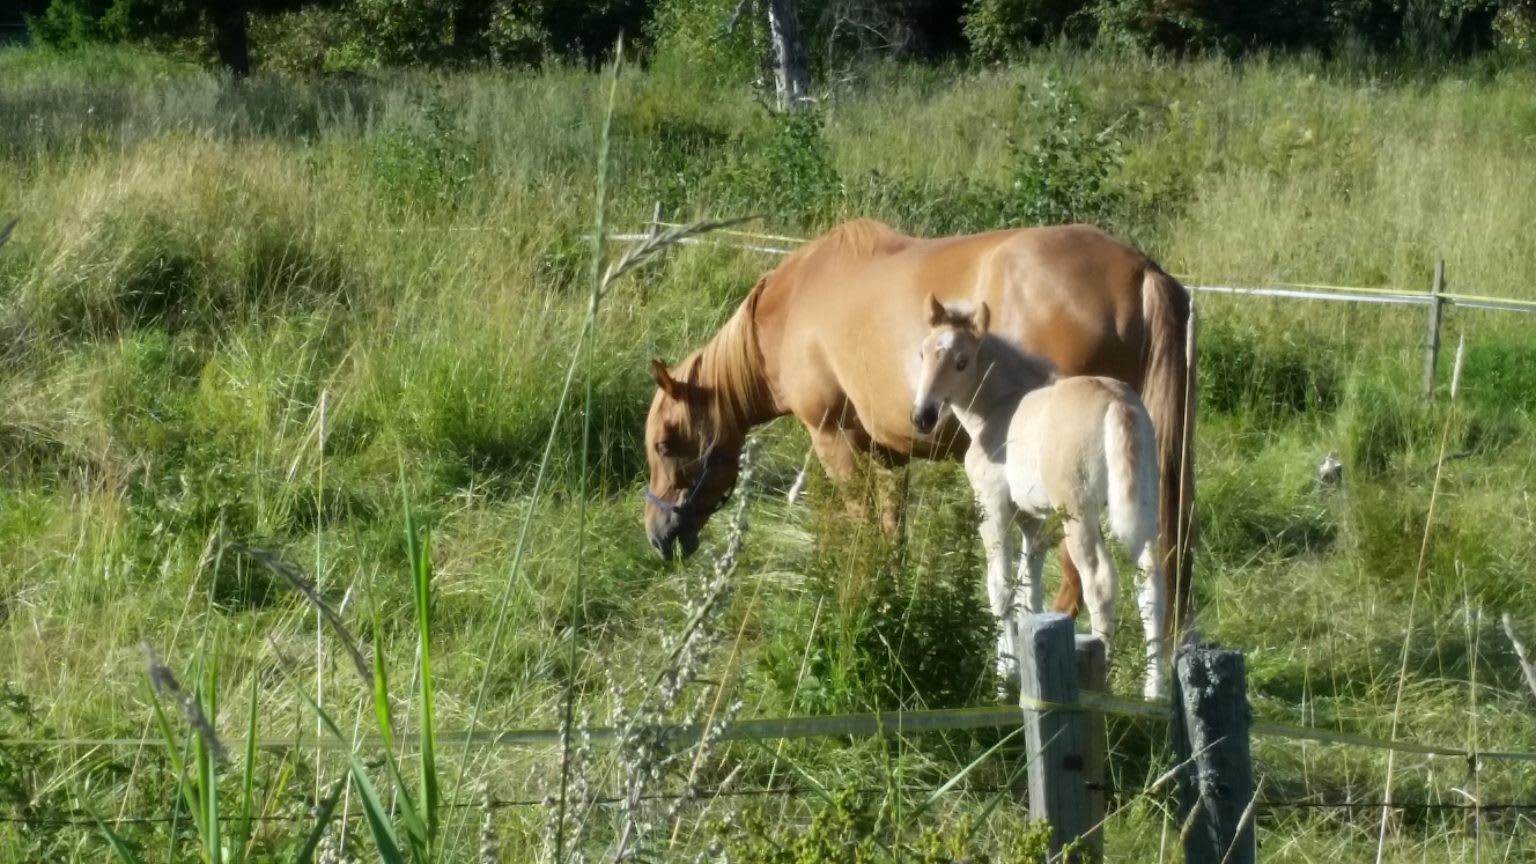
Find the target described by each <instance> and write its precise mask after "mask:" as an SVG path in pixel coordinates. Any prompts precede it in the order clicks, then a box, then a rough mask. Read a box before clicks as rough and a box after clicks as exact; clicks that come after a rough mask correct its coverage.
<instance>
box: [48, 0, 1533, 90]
mask: <svg viewBox="0 0 1536 864" xmlns="http://www.w3.org/2000/svg"><path fill="white" fill-rule="evenodd" d="M786 4H787V5H788V6H791V7H793V9H794V10H795V11H796V12H797V16H796V17H798V20H799V27H798V29H799V31H800V34H801V37H802V39H803V41H804V43H805V45H806V46H808V48H809V53H810V54H811V55H812V56H813V57H815V58H822V57H827V56H834V55H837V56H849V55H852V54H858V53H884V54H889V55H894V56H897V57H903V58H909V59H926V60H937V59H953V58H966V57H969V58H974V59H978V60H983V61H986V60H1002V59H1007V58H1008V57H1009V56H1011V55H1013V54H1015V53H1017V52H1018V51H1020V50H1022V49H1024V48H1026V47H1028V46H1029V45H1032V44H1038V43H1040V42H1043V41H1053V40H1058V39H1064V40H1067V41H1069V42H1071V41H1076V42H1083V43H1086V42H1089V41H1092V40H1095V39H1101V38H1105V37H1108V38H1111V39H1114V40H1118V41H1122V42H1127V43H1131V44H1136V45H1140V46H1142V47H1145V48H1149V49H1158V50H1169V51H1174V52H1205V51H1217V52H1223V53H1228V54H1233V55H1237V54H1241V53H1243V52H1246V51H1251V50H1254V49H1269V50H1291V49H1307V50H1316V51H1322V52H1325V53H1326V52H1329V51H1332V50H1336V49H1337V48H1339V47H1340V46H1341V45H1344V44H1346V43H1347V44H1350V45H1352V46H1356V47H1358V46H1365V47H1367V48H1369V49H1371V50H1375V51H1398V52H1402V53H1408V54H1412V53H1413V52H1416V51H1420V52H1422V51H1431V50H1433V51H1437V52H1439V53H1441V54H1465V53H1469V52H1473V51H1477V50H1481V49H1484V48H1487V47H1490V46H1492V45H1493V44H1494V43H1495V41H1496V38H1497V36H1498V34H1499V33H1501V32H1503V31H1504V30H1508V29H1510V28H1514V30H1516V31H1519V32H1526V31H1528V30H1529V29H1530V28H1531V26H1532V24H1533V22H1536V0H745V2H742V0H22V5H23V8H24V11H27V12H28V13H30V21H31V27H32V30H33V33H34V35H35V36H37V37H38V38H40V39H41V40H42V41H44V42H49V43H53V44H71V43H78V42H83V41H93V40H100V41H124V40H130V41H146V40H147V41H152V42H156V41H158V42H162V43H177V44H181V45H186V44H188V43H200V44H201V45H202V46H203V47H204V49H205V50H206V51H207V52H208V53H209V54H210V55H211V56H212V57H215V58H216V59H217V61H218V63H220V64H221V65H222V66H224V67H226V68H228V69H229V70H231V71H232V72H234V73H235V74H237V75H244V74H246V73H248V72H249V71H250V69H251V66H252V56H253V52H252V48H251V41H252V36H251V32H252V22H253V19H257V18H260V19H264V20H270V19H272V17H273V16H278V15H281V14H283V13H291V12H297V11H300V10H305V11H307V12H315V13H321V14H326V13H328V14H329V15H330V16H331V18H332V19H334V20H335V21H337V22H340V24H338V27H339V28H341V29H342V30H344V35H346V36H347V37H349V38H351V39H353V40H355V41H356V42H357V43H359V44H361V45H364V46H366V48H367V49H368V50H369V51H370V52H371V56H373V58H374V59H375V60H377V61H378V62H381V63H425V64H452V63H484V62H494V63H512V64H526V63H538V62H541V61H543V60H547V59H550V58H555V57H558V58H565V59H579V60H586V61H593V60H597V59H601V58H602V57H603V56H604V55H605V54H606V52H607V51H608V50H610V49H611V46H612V45H613V44H614V41H615V39H616V38H617V37H618V36H619V34H620V33H623V34H625V36H626V38H627V40H628V41H629V42H630V43H631V44H634V43H635V42H636V41H637V40H638V41H640V42H641V43H642V44H643V42H644V38H645V37H646V36H654V35H655V33H654V28H653V27H652V22H653V21H655V20H661V19H659V18H658V16H657V13H658V11H660V10H662V8H663V7H671V8H670V9H669V10H668V11H669V12H670V13H671V14H670V15H668V16H663V17H665V19H666V20H669V21H676V20H679V15H682V16H696V17H699V18H702V19H707V21H706V24H708V25H709V26H714V25H713V22H714V21H718V22H719V23H718V26H719V27H721V28H722V29H723V28H724V27H725V24H726V21H727V19H728V18H729V17H730V16H731V15H732V14H733V13H734V14H744V13H745V14H747V15H748V17H749V18H750V19H752V20H753V21H755V22H756V23H755V25H754V26H759V27H761V28H762V29H763V32H764V33H765V34H766V33H767V32H768V31H769V30H770V29H771V27H772V26H777V25H775V24H773V23H772V22H777V21H781V20H782V9H783V8H784V7H785V6H786ZM774 9H779V10H780V13H774V12H773V10H774ZM743 10H744V12H743ZM1511 22H1513V24H1512V23H1511ZM325 35H327V36H331V35H333V34H331V33H330V32H327V33H326V34H325ZM337 38H340V37H339V36H338V37H337Z"/></svg>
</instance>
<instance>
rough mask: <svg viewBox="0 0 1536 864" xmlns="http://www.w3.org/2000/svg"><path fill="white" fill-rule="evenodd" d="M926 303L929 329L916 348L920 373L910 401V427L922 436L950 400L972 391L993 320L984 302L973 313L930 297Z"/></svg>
mask: <svg viewBox="0 0 1536 864" xmlns="http://www.w3.org/2000/svg"><path fill="white" fill-rule="evenodd" d="M927 302H928V328H929V329H928V335H927V336H925V337H923V344H922V347H921V348H919V349H918V356H919V358H920V368H921V369H922V372H921V373H920V374H919V376H918V380H917V387H916V388H915V389H916V391H917V392H916V396H915V398H914V399H913V400H912V426H913V427H914V428H916V429H917V431H918V432H921V433H922V434H924V435H927V434H928V433H930V432H932V431H933V430H934V427H936V426H938V423H939V414H940V413H941V412H942V411H943V410H944V408H945V407H946V406H948V405H949V404H950V402H951V401H952V400H954V399H955V398H956V397H962V398H965V397H968V396H969V395H970V394H971V393H973V392H975V380H976V354H977V353H978V352H979V351H980V350H981V340H982V337H983V336H985V335H986V334H987V326H988V324H990V323H991V317H992V316H991V312H990V311H989V310H988V309H987V304H986V303H985V302H983V303H978V304H977V306H976V310H975V311H974V312H961V311H956V310H954V309H951V308H948V307H946V306H945V305H944V304H943V303H940V302H939V301H938V299H937V298H935V297H934V296H933V295H932V294H929V295H928V301H927Z"/></svg>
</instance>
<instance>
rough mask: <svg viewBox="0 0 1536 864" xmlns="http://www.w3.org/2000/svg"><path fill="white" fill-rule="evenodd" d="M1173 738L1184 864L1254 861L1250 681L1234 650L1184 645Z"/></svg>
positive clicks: (1177, 663) (1178, 660)
mask: <svg viewBox="0 0 1536 864" xmlns="http://www.w3.org/2000/svg"><path fill="white" fill-rule="evenodd" d="M1174 666H1175V669H1176V672H1177V675H1176V676H1175V679H1174V711H1175V717H1174V723H1173V739H1174V748H1175V750H1174V752H1175V756H1176V758H1177V759H1178V760H1179V761H1180V762H1181V763H1183V762H1188V763H1190V764H1188V765H1185V766H1184V767H1183V768H1182V769H1181V770H1180V772H1179V821H1180V823H1181V824H1182V825H1183V826H1184V827H1183V836H1184V860H1185V862H1187V864H1254V861H1255V860H1256V858H1257V856H1258V849H1257V844H1256V841H1255V839H1254V831H1253V814H1252V811H1251V809H1250V806H1251V805H1252V803H1253V800H1254V789H1253V762H1252V759H1251V757H1250V754H1249V750H1248V728H1249V725H1250V723H1251V721H1252V718H1251V716H1250V714H1249V709H1248V684H1247V680H1246V677H1247V676H1246V674H1245V672H1244V668H1243V655H1242V654H1241V653H1239V652H1237V651H1219V650H1216V649H1214V648H1204V647H1199V646H1186V647H1184V648H1181V649H1180V650H1179V653H1178V655H1177V657H1176V658H1175V660H1174Z"/></svg>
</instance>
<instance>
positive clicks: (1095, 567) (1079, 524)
mask: <svg viewBox="0 0 1536 864" xmlns="http://www.w3.org/2000/svg"><path fill="white" fill-rule="evenodd" d="M1066 545H1067V550H1068V552H1069V553H1071V555H1072V560H1073V562H1074V563H1075V564H1077V569H1078V571H1079V572H1080V573H1082V575H1083V599H1084V600H1085V601H1087V605H1088V618H1089V625H1090V627H1092V629H1093V634H1094V635H1095V636H1098V637H1099V638H1101V639H1103V640H1104V650H1105V653H1106V654H1108V652H1109V644H1110V639H1112V638H1113V637H1114V635H1115V595H1116V593H1117V592H1118V589H1119V586H1118V584H1117V577H1116V575H1115V565H1114V560H1113V559H1112V558H1111V557H1110V554H1109V547H1108V546H1107V545H1105V543H1104V533H1103V532H1102V531H1101V530H1100V529H1099V515H1098V514H1097V513H1077V514H1073V515H1072V518H1071V519H1070V520H1069V521H1068V522H1067V536H1066Z"/></svg>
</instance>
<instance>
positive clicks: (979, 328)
mask: <svg viewBox="0 0 1536 864" xmlns="http://www.w3.org/2000/svg"><path fill="white" fill-rule="evenodd" d="M973 320H974V321H975V324H974V325H973V326H974V327H975V328H976V332H977V333H978V334H979V335H982V336H985V335H987V325H989V324H991V323H992V310H991V309H988V308H987V301H985V300H983V301H981V302H980V303H978V304H976V315H975V316H974V318H973Z"/></svg>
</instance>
